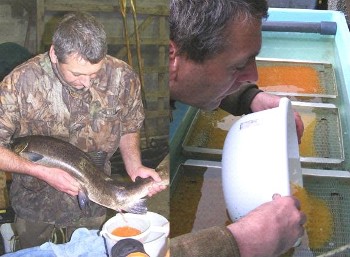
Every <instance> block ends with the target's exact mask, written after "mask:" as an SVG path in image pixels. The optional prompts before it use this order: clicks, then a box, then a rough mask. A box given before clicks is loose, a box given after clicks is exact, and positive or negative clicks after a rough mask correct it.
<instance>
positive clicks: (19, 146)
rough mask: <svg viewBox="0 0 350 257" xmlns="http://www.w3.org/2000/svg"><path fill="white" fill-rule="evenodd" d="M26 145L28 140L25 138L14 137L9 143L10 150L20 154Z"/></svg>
mask: <svg viewBox="0 0 350 257" xmlns="http://www.w3.org/2000/svg"><path fill="white" fill-rule="evenodd" d="M28 145H29V142H28V141H27V140H20V139H15V140H14V141H13V142H12V144H11V148H12V151H14V152H15V153H16V154H19V155H20V154H21V153H22V152H24V151H25V150H26V149H27V147H28Z"/></svg>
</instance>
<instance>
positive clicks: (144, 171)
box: [129, 166, 166, 197]
mask: <svg viewBox="0 0 350 257" xmlns="http://www.w3.org/2000/svg"><path fill="white" fill-rule="evenodd" d="M129 175H130V177H131V179H132V181H135V179H136V178H137V177H141V178H147V177H152V178H153V180H154V182H155V183H153V184H152V187H150V188H149V189H148V190H149V192H148V196H150V197H151V196H152V195H155V194H157V193H159V192H161V191H163V190H164V189H166V186H164V185H162V184H160V183H161V182H162V179H161V178H160V176H159V174H158V173H157V172H156V171H155V170H154V169H151V168H148V167H145V166H140V167H138V168H137V169H136V170H135V171H134V172H133V173H132V174H129Z"/></svg>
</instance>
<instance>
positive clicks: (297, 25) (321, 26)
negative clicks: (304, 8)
mask: <svg viewBox="0 0 350 257" xmlns="http://www.w3.org/2000/svg"><path fill="white" fill-rule="evenodd" d="M262 30H263V31H279V32H303V33H319V34H321V35H335V34H336V33H337V23H336V22H334V21H321V22H297V21H263V23H262Z"/></svg>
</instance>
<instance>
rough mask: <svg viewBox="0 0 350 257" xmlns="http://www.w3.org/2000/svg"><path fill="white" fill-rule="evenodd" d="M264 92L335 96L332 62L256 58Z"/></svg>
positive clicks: (259, 83)
mask: <svg viewBox="0 0 350 257" xmlns="http://www.w3.org/2000/svg"><path fill="white" fill-rule="evenodd" d="M256 63H257V68H258V73H259V80H258V82H257V85H259V88H261V89H262V90H264V91H268V92H271V93H274V94H277V95H285V96H309V97H327V98H336V97H337V95H338V93H337V84H336V79H335V73H334V69H333V66H332V64H330V63H320V62H305V61H298V60H295V61H293V60H288V61H286V60H280V59H257V61H256Z"/></svg>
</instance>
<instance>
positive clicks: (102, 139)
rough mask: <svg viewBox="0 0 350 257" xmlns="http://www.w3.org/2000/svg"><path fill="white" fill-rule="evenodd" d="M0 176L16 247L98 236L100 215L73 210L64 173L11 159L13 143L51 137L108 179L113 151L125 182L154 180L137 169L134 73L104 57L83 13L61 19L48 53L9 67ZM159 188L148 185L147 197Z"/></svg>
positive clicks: (2, 92) (0, 102)
mask: <svg viewBox="0 0 350 257" xmlns="http://www.w3.org/2000/svg"><path fill="white" fill-rule="evenodd" d="M0 114H1V115H0V170H3V171H7V172H12V174H13V182H12V185H11V192H10V195H11V204H12V207H13V209H14V210H15V212H16V221H15V228H16V232H17V234H18V237H19V242H20V246H21V247H22V248H28V247H32V246H36V245H40V244H42V243H44V242H47V241H49V240H51V237H52V234H54V233H55V231H63V237H66V239H65V240H64V241H67V240H69V237H70V235H71V234H72V232H73V231H74V230H75V229H76V228H77V227H87V228H91V229H99V228H100V226H101V225H102V223H103V222H104V220H105V214H106V208H105V207H102V206H99V205H97V204H95V203H90V208H89V211H88V212H84V211H82V210H81V209H80V207H79V204H78V201H77V199H76V195H78V192H79V189H80V188H79V187H80V186H79V183H78V182H77V181H76V180H75V179H74V178H73V177H72V176H70V175H69V174H68V173H67V172H65V171H63V170H61V169H58V168H49V167H46V166H42V165H39V164H37V163H34V162H30V161H27V160H26V159H24V158H22V157H20V156H18V155H15V154H14V153H13V152H12V151H10V150H9V149H8V147H7V146H8V144H9V143H10V141H11V140H12V139H13V138H17V137H21V136H27V135H44V136H52V137H57V138H60V139H63V140H65V141H68V142H69V143H71V144H73V145H75V146H77V147H78V148H80V149H81V150H82V151H84V152H86V153H88V154H89V155H90V156H91V157H92V159H93V160H95V161H96V163H98V165H99V166H100V168H101V172H105V173H106V174H107V175H111V165H110V161H109V160H110V158H111V157H112V155H113V154H114V153H115V151H116V150H117V149H118V147H119V148H120V151H121V154H122V157H123V161H124V164H125V168H126V171H127V172H128V174H129V176H130V177H131V179H132V180H135V179H136V177H142V178H145V177H149V176H151V177H152V178H153V179H154V180H155V181H156V182H157V181H160V177H159V175H158V174H157V172H155V170H153V169H150V168H147V167H145V166H143V165H142V163H141V154H140V145H139V144H140V142H139V141H140V135H139V130H140V128H141V126H142V122H143V120H144V110H143V106H142V101H141V88H140V82H139V79H138V76H137V74H136V73H135V72H134V71H133V70H132V68H131V67H130V66H129V65H127V64H126V63H124V62H123V61H121V60H118V59H116V58H114V57H112V56H109V55H107V40H106V33H105V31H104V29H103V26H102V25H101V24H100V23H99V22H98V21H97V20H96V19H95V18H94V17H93V16H91V15H90V14H87V13H70V14H67V15H66V16H64V18H63V19H62V21H61V22H60V23H59V25H58V27H57V29H56V30H55V32H54V35H53V42H52V45H51V48H50V50H49V51H48V52H46V53H44V54H40V55H37V56H35V57H34V58H32V59H30V60H28V61H27V62H25V63H23V64H22V65H20V66H18V67H16V68H15V69H14V70H13V71H12V72H11V73H10V74H9V75H7V76H6V77H5V78H4V80H3V81H2V82H1V84H0ZM163 189H164V186H160V185H157V184H154V186H153V187H152V188H150V189H149V195H152V194H155V193H157V192H159V191H161V190H163Z"/></svg>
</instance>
